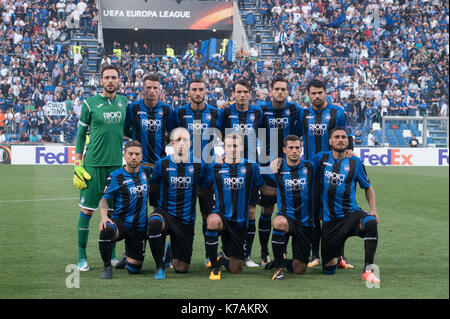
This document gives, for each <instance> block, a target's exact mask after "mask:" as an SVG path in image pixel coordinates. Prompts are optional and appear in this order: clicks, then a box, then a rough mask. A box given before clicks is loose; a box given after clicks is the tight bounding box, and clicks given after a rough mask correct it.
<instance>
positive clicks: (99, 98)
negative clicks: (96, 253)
mask: <svg viewBox="0 0 450 319" xmlns="http://www.w3.org/2000/svg"><path fill="white" fill-rule="evenodd" d="M100 83H101V85H102V86H103V93H100V94H97V95H95V96H92V97H89V98H87V99H86V100H84V101H83V104H82V107H81V116H80V120H79V122H78V124H79V125H78V133H77V140H76V147H75V167H74V169H75V174H74V177H73V183H74V185H75V186H76V187H77V188H78V189H80V204H79V206H80V207H81V212H80V217H79V220H78V269H79V270H80V271H88V270H89V265H88V263H87V255H86V245H87V242H88V237H89V224H90V220H91V217H92V215H93V213H94V211H95V210H96V209H97V207H98V203H99V201H100V199H101V197H102V192H103V189H104V188H105V183H106V179H107V178H108V176H109V174H110V173H111V172H113V171H115V170H117V169H119V168H120V167H121V166H122V143H123V128H124V123H125V113H126V107H127V99H126V97H124V96H122V95H119V94H117V90H118V89H119V85H120V71H119V69H118V68H117V67H116V66H112V65H108V66H105V67H104V68H103V69H102V70H101V73H100ZM88 131H89V137H90V140H89V143H88V144H87V145H86V137H87V134H88ZM85 145H86V151H85V150H84V148H85ZM83 153H84V162H83V160H82V158H83ZM109 207H110V210H113V209H112V207H113V205H112V203H111V204H110V206H109ZM112 258H113V260H114V262H118V261H119V260H118V258H117V257H116V254H115V249H114V248H113V252H112Z"/></svg>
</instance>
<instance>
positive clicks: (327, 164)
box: [323, 162, 333, 166]
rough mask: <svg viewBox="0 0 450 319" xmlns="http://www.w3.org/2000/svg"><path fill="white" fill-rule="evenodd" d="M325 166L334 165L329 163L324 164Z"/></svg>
mask: <svg viewBox="0 0 450 319" xmlns="http://www.w3.org/2000/svg"><path fill="white" fill-rule="evenodd" d="M323 165H325V166H333V164H331V163H328V162H323Z"/></svg>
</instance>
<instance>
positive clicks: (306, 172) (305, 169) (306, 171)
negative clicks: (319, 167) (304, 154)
mask: <svg viewBox="0 0 450 319" xmlns="http://www.w3.org/2000/svg"><path fill="white" fill-rule="evenodd" d="M302 173H303V175H308V169H307V168H306V167H303V170H302Z"/></svg>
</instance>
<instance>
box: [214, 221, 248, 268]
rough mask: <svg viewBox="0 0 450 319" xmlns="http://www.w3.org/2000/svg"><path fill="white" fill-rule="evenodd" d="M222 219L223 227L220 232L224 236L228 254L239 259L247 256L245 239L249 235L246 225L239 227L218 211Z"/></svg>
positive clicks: (226, 253) (225, 250)
mask: <svg viewBox="0 0 450 319" xmlns="http://www.w3.org/2000/svg"><path fill="white" fill-rule="evenodd" d="M217 214H218V215H219V216H220V218H221V219H222V224H223V229H222V231H221V232H220V234H219V235H220V236H221V237H222V245H223V251H224V253H225V255H226V256H228V257H234V258H238V259H244V258H245V256H244V255H245V251H244V245H245V239H246V236H247V228H246V227H238V224H237V223H235V222H232V221H230V220H228V219H227V218H225V216H224V215H223V214H222V213H217Z"/></svg>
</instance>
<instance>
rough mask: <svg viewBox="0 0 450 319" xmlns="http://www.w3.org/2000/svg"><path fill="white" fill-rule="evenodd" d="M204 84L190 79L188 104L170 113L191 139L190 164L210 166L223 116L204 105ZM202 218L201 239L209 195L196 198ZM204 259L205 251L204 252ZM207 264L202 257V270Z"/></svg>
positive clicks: (205, 194) (209, 202) (211, 196)
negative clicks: (203, 263)
mask: <svg viewBox="0 0 450 319" xmlns="http://www.w3.org/2000/svg"><path fill="white" fill-rule="evenodd" d="M205 97H206V84H205V82H204V81H203V80H202V79H194V80H192V81H191V82H190V83H189V100H190V103H188V104H185V105H183V106H181V107H178V108H176V109H175V110H174V126H175V127H185V128H187V130H188V131H189V133H190V137H191V147H192V150H191V161H193V160H194V158H195V159H197V160H199V161H201V162H202V163H206V164H210V163H211V162H212V161H213V160H214V157H215V154H214V147H213V145H214V143H215V142H216V141H217V138H218V137H220V135H221V134H220V129H221V128H222V125H223V122H222V121H223V113H222V111H220V110H219V109H217V108H215V107H214V106H212V105H209V104H207V103H206V102H205ZM198 200H199V204H200V212H201V214H202V223H203V226H202V230H203V235H205V231H206V217H207V215H208V214H209V212H210V211H211V208H212V205H213V193H212V191H209V192H206V193H204V194H202V195H201V196H199V198H198ZM205 255H206V248H205ZM208 262H209V260H208V258H207V257H205V266H206V265H207V264H208Z"/></svg>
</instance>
